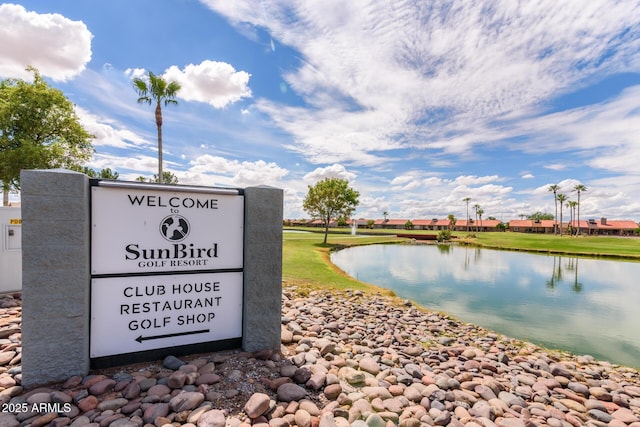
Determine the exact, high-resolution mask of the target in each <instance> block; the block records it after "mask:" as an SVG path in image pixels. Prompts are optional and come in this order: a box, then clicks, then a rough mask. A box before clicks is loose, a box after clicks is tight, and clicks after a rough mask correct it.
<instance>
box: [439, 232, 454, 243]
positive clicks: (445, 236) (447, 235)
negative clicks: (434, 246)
mask: <svg viewBox="0 0 640 427" xmlns="http://www.w3.org/2000/svg"><path fill="white" fill-rule="evenodd" d="M437 239H438V242H448V241H449V240H451V230H440V232H439V233H438V237H437Z"/></svg>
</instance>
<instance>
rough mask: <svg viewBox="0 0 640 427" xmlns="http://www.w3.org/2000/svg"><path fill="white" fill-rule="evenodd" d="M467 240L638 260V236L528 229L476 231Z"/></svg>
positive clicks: (500, 247)
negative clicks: (577, 234) (557, 233)
mask: <svg viewBox="0 0 640 427" xmlns="http://www.w3.org/2000/svg"><path fill="white" fill-rule="evenodd" d="M475 236H476V237H475V238H474V239H470V240H469V242H470V243H471V244H476V245H478V246H482V247H488V248H496V249H510V250H524V251H533V252H544V253H563V254H573V255H587V256H599V257H617V258H629V259H637V260H640V238H638V237H613V236H612V237H609V236H580V237H570V236H562V237H560V236H554V235H553V234H529V233H476V234H475Z"/></svg>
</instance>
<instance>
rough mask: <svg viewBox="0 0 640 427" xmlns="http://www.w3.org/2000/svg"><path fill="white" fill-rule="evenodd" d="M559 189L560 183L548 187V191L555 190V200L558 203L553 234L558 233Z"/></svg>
mask: <svg viewBox="0 0 640 427" xmlns="http://www.w3.org/2000/svg"><path fill="white" fill-rule="evenodd" d="M558 190H560V186H559V185H558V184H551V185H550V186H549V188H548V191H552V192H553V202H554V203H555V205H556V214H555V216H554V217H553V219H554V224H553V234H558Z"/></svg>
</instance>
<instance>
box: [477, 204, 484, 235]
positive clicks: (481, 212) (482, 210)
mask: <svg viewBox="0 0 640 427" xmlns="http://www.w3.org/2000/svg"><path fill="white" fill-rule="evenodd" d="M483 213H484V209H482V208H480V209H478V216H479V217H480V231H482V214H483Z"/></svg>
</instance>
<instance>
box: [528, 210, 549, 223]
mask: <svg viewBox="0 0 640 427" xmlns="http://www.w3.org/2000/svg"><path fill="white" fill-rule="evenodd" d="M520 216H521V217H522V216H523V215H520ZM524 216H525V217H526V218H527V219H532V220H534V221H535V220H542V219H554V218H555V217H554V216H553V214H552V213H546V212H540V211H537V212H534V213H532V214H530V215H524Z"/></svg>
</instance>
